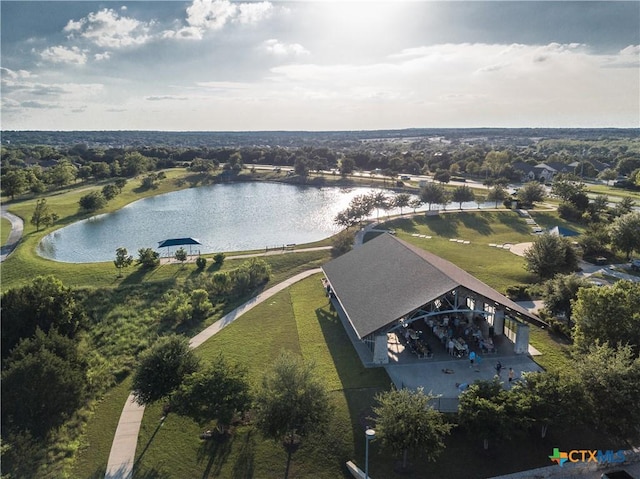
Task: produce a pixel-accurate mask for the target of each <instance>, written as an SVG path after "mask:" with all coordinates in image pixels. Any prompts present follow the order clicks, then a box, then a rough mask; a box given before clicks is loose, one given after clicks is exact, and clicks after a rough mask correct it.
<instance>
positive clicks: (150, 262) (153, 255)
mask: <svg viewBox="0 0 640 479" xmlns="http://www.w3.org/2000/svg"><path fill="white" fill-rule="evenodd" d="M137 262H138V264H139V265H142V267H143V268H155V267H156V266H158V265H159V264H160V253H158V252H157V251H153V249H151V248H140V249H139V250H138V260H137Z"/></svg>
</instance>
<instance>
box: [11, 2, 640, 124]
mask: <svg viewBox="0 0 640 479" xmlns="http://www.w3.org/2000/svg"><path fill="white" fill-rule="evenodd" d="M0 15H1V29H0V36H1V42H2V43H1V51H0V53H1V57H0V65H1V71H2V84H1V88H2V89H1V100H2V106H1V112H0V113H1V117H0V120H1V128H2V129H3V130H168V131H187V130H197V131H252V130H311V131H323V130H332V131H335V130H375V129H401V128H463V127H550V128H555V127H583V128H592V127H593V128H598V127H621V128H630V127H631V128H633V127H635V128H637V127H640V2H638V1H628V2H610V1H606V2H597V1H581V2H568V1H560V2H554V1H541V2H532V1H505V2H501V1H500V2H499V1H488V2H484V1H446V2H435V1H406V2H403V1H392V2H370V1H353V2H344V1H294V2H284V1H267V0H265V1H257V2H248V1H230V0H192V1H184V2H174V1H159V2H155V1H137V2H129V1H124V2H121V1H113V0H107V1H99V2H94V1H90V2H81V1H70V2H61V1H11V0H9V1H6V0H3V1H2V2H1V3H0Z"/></svg>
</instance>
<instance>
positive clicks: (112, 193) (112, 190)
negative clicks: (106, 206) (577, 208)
mask: <svg viewBox="0 0 640 479" xmlns="http://www.w3.org/2000/svg"><path fill="white" fill-rule="evenodd" d="M118 193H120V190H119V189H118V187H117V186H116V185H115V184H113V183H110V184H108V185H104V186H103V187H102V196H104V197H105V199H106V200H107V201H109V200H112V199H114V198H115V197H116V196H117V195H118Z"/></svg>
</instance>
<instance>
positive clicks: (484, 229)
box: [458, 213, 493, 236]
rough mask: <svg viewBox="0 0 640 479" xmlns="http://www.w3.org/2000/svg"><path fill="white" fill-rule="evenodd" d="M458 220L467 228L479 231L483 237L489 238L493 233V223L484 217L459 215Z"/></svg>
mask: <svg viewBox="0 0 640 479" xmlns="http://www.w3.org/2000/svg"><path fill="white" fill-rule="evenodd" d="M458 218H459V219H460V221H461V222H462V224H463V225H464V226H465V227H467V228H469V229H470V230H474V231H477V232H478V233H480V234H481V235H484V236H489V235H490V234H492V233H493V229H492V228H491V223H490V222H489V220H488V219H487V218H486V217H485V216H484V215H479V214H470V213H459V214H458Z"/></svg>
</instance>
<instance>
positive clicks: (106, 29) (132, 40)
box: [64, 8, 153, 48]
mask: <svg viewBox="0 0 640 479" xmlns="http://www.w3.org/2000/svg"><path fill="white" fill-rule="evenodd" d="M152 26H153V23H146V22H141V21H139V20H136V19H135V18H131V17H125V16H121V15H120V14H118V12H116V11H115V10H112V9H108V8H103V9H102V10H100V11H98V12H92V13H90V14H89V15H87V16H86V17H84V18H82V19H80V20H78V21H74V20H70V21H69V22H68V23H67V25H66V26H65V28H64V31H65V32H67V33H69V39H74V38H76V37H79V38H84V39H87V40H89V41H91V42H92V43H94V44H96V45H97V46H99V47H102V48H123V47H129V46H134V45H142V44H144V43H146V42H148V41H150V40H151V39H152V36H151V34H150V29H151V27H152Z"/></svg>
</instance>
